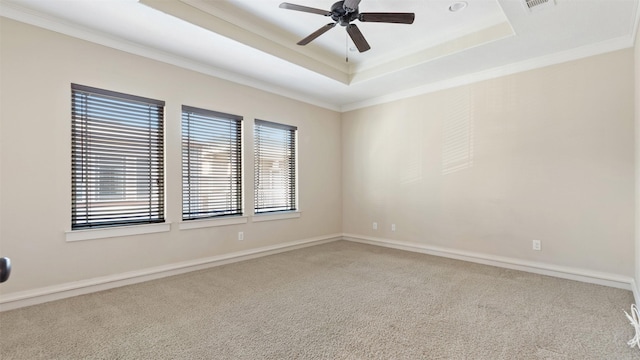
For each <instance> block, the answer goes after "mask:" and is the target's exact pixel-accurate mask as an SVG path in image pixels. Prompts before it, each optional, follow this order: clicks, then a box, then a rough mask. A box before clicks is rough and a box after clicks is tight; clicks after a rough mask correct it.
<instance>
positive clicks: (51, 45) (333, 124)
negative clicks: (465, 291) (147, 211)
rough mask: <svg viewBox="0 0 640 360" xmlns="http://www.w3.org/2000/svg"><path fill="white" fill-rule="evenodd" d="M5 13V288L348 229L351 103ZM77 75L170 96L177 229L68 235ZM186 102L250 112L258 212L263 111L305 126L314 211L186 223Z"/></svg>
mask: <svg viewBox="0 0 640 360" xmlns="http://www.w3.org/2000/svg"><path fill="white" fill-rule="evenodd" d="M0 23H1V25H0V26H1V28H0V33H1V34H2V43H1V48H0V54H1V57H0V64H1V65H0V66H1V67H0V77H1V79H2V81H1V87H0V104H1V106H0V107H1V110H0V119H1V122H0V129H1V135H0V136H1V137H0V141H1V148H0V150H1V152H0V154H1V155H0V161H1V164H2V166H1V167H2V172H1V179H0V195H1V201H0V221H1V226H0V253H1V254H2V256H9V257H11V259H12V261H13V272H12V276H11V280H10V281H8V282H6V283H4V284H3V285H2V294H3V295H8V294H11V293H13V292H17V291H23V290H29V289H37V288H41V287H44V286H51V285H58V284H63V283H68V282H73V281H78V280H83V279H92V278H95V277H100V276H106V275H111V274H120V273H124V272H128V271H135V270H140V269H146V268H149V267H154V266H161V265H166V264H172V263H176V262H181V261H188V260H192V259H199V258H205V257H210V256H215V255H219V254H226V253H230V252H234V251H240V250H245V249H250V248H257V247H263V246H269V245H274V244H278V243H285V242H290V241H296V240H303V239H309V238H314V237H318V236H323V235H329V234H336V233H340V232H341V228H342V215H341V178H340V171H341V165H340V164H341V148H340V147H341V142H340V132H341V127H340V114H339V113H337V112H333V111H329V110H326V109H322V108H318V107H314V106H311V105H308V104H304V103H301V102H297V101H293V100H290V99H287V98H283V97H280V96H277V95H273V94H269V93H266V92H263V91H259V90H255V89H253V88H249V87H245V86H241V85H237V84H234V83H230V82H227V81H224V80H220V79H217V78H213V77H209V76H205V75H202V74H199V73H196V72H192V71H188V70H184V69H180V68H177V67H175V66H171V65H167V64H164V63H161V62H156V61H152V60H148V59H145V58H142V57H138V56H134V55H131V54H128V53H124V52H120V51H117V50H113V49H110V48H106V47H103V46H99V45H95V44H91V43H88V42H85V41H81V40H77V39H74V38H71V37H67V36H63V35H60V34H57V33H54V32H50V31H47V30H43V29H40V28H36V27H32V26H29V25H25V24H21V23H18V22H14V21H12V20H8V19H6V18H2V20H1V21H0ZM221 56H223V55H221ZM72 82H73V83H78V84H83V85H88V86H93V87H99V88H104V89H108V90H113V91H119V92H125V93H130V94H134V95H139V96H144V97H149V98H154V99H160V100H164V101H166V165H165V166H166V196H167V205H166V206H167V219H168V221H170V222H172V229H171V231H170V232H166V233H159V234H150V235H140V236H128V237H120V238H110V239H99V240H90V241H79V242H66V241H65V231H66V230H69V229H70V216H71V215H70V212H71V210H70V206H71V205H70V198H71V182H70V179H71V174H70V169H71V165H70V161H71V160H70V152H71V145H70V134H71V128H70V123H71V121H70V106H71V102H70V101H71V100H70V94H71V90H70V83H72ZM182 104H186V105H191V106H197V107H203V108H207V109H212V110H217V111H223V112H228V113H232V114H237V115H241V116H243V117H244V120H245V124H244V125H245V138H244V141H245V167H244V171H245V183H244V184H245V192H244V194H245V205H246V209H248V210H247V211H246V212H249V213H250V209H252V206H253V199H252V194H253V180H252V179H253V160H252V155H253V152H252V151H253V150H252V135H251V134H252V129H253V128H252V122H253V119H254V118H260V119H264V120H270V121H276V122H283V123H287V124H292V125H296V126H298V129H299V165H300V169H299V185H300V186H299V191H300V207H301V210H302V216H301V217H300V218H299V219H290V220H281V221H267V222H260V223H252V222H251V219H249V222H248V223H247V224H243V225H232V226H223V227H216V228H206V229H195V230H182V231H181V230H179V229H178V227H177V225H178V223H179V221H180V219H181V148H180V106H181V105H182ZM238 231H244V236H245V240H244V241H237V240H236V238H237V232H238Z"/></svg>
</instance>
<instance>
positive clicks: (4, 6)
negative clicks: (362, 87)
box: [0, 2, 640, 112]
mask: <svg viewBox="0 0 640 360" xmlns="http://www.w3.org/2000/svg"><path fill="white" fill-rule="evenodd" d="M0 16H3V17H6V18H10V19H13V20H16V21H20V22H24V23H27V24H31V25H34V26H37V27H41V28H44V29H48V30H51V31H55V32H58V33H62V34H65V35H68V36H72V37H75V38H79V39H82V40H86V41H90V42H93V43H97V44H100V45H104V46H107V47H111V48H114V49H117V50H121V51H125V52H128V53H131V54H134V55H139V56H143V57H146V58H149V59H153V60H157V61H161V62H164V63H168V64H171V65H175V66H178V67H181V68H185V69H188V70H193V71H196V72H200V73H203V74H206V75H210V76H213V77H217V78H220V79H224V80H227V81H231V82H234V83H238V84H241V85H245V86H249V87H252V88H256V89H259V90H263V91H267V92H270V93H274V94H277V95H281V96H284V97H287V98H291V99H293V100H297V101H301V102H305V103H309V104H311V105H315V106H319V107H322V108H326V109H329V110H333V111H338V112H346V111H351V110H356V109H360V108H364V107H369V106H373V105H378V104H382V103H387V102H391V101H396V100H401V99H404V98H409V97H413V96H418V95H422V94H426V93H431V92H436V91H440V90H444V89H449V88H453V87H457V86H463V85H468V84H472V83H476V82H479V81H484V80H488V79H493V78H498V77H502V76H507V75H512V74H515V73H519V72H523V71H529V70H533V69H536V68H541V67H546V66H550V65H554V64H559V63H563V62H567V61H573V60H578V59H581V58H585V57H589V56H594V55H599V54H603V53H607V52H612V51H617V50H621V49H625V48H630V47H633V46H634V45H635V42H636V41H637V39H636V37H637V36H636V35H637V31H636V30H637V29H638V26H640V6H636V8H635V21H634V24H633V27H634V29H633V30H632V31H631V32H630V35H629V36H623V37H619V38H615V39H612V40H608V41H604V42H601V43H597V44H592V45H587V46H582V47H578V48H574V49H571V50H567V51H563V52H559V53H555V54H551V55H546V56H542V57H538V58H534V59H530V60H526V61H521V62H518V63H514V64H509V65H505V66H499V67H496V68H493V69H489V70H485V71H481V72H477V73H474V74H468V75H464V76H459V77H456V78H452V79H448V80H444V81H440V82H436V83H430V84H426V85H424V86H419V87H415V88H411V89H408V90H404V91H400V92H395V93H392V94H388V95H384V96H380V97H375V98H371V99H367V100H364V101H359V102H355V103H351V104H346V105H343V106H339V105H336V104H332V103H326V102H321V101H318V100H317V99H315V98H313V97H310V96H303V95H301V94H300V93H297V92H295V91H291V90H287V89H284V88H282V87H279V86H275V85H272V84H270V83H267V82H264V81H259V80H255V79H253V78H250V77H246V76H243V75H240V74H238V73H235V72H230V71H227V70H223V69H220V68H217V67H215V66H211V65H207V64H203V63H200V62H197V61H194V60H191V59H188V58H185V57H181V56H177V55H174V54H170V53H167V52H164V51H160V50H157V49H154V48H151V47H146V46H142V45H139V44H137V43H133V42H129V41H126V40H123V39H121V38H117V37H114V36H111V35H108V34H105V33H102V32H97V31H94V30H90V29H88V28H85V27H81V26H78V25H74V24H72V23H68V22H65V21H63V20H61V19H59V18H55V17H51V16H47V15H43V14H41V13H38V12H35V11H32V10H29V9H26V8H23V7H20V6H17V5H14V4H9V3H6V2H0Z"/></svg>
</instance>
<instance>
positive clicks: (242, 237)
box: [238, 231, 244, 240]
mask: <svg viewBox="0 0 640 360" xmlns="http://www.w3.org/2000/svg"><path fill="white" fill-rule="evenodd" d="M238 240H244V232H242V231H238Z"/></svg>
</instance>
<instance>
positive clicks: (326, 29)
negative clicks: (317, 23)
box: [298, 23, 336, 45]
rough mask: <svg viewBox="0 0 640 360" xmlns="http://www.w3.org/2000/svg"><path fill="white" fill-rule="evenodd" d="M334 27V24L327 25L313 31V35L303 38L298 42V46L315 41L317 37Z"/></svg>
mask: <svg viewBox="0 0 640 360" xmlns="http://www.w3.org/2000/svg"><path fill="white" fill-rule="evenodd" d="M334 26H336V23H331V24H327V25H325V26H323V27H321V28H320V29H318V30H316V31H314V32H313V34H311V35H309V36H307V37H306V38H304V39H302V40H300V41H298V45H307V44H308V43H310V42H311V41H313V40H315V38H317V37H318V36H320V35H322V34H324V33H326V32H327V31H329V30H331V29H332V28H333V27H334Z"/></svg>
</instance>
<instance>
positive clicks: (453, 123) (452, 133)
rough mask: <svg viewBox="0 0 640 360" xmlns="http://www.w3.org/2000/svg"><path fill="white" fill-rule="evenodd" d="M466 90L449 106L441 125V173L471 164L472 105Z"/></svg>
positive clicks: (466, 167)
mask: <svg viewBox="0 0 640 360" xmlns="http://www.w3.org/2000/svg"><path fill="white" fill-rule="evenodd" d="M471 102H472V98H471V96H470V94H469V91H468V90H467V91H466V92H465V94H463V95H462V96H460V98H459V99H458V101H456V102H455V103H454V104H453V106H452V107H451V113H450V115H449V116H447V117H446V118H445V119H444V122H443V124H442V125H443V126H442V131H443V134H442V175H447V174H451V173H454V172H457V171H461V170H464V169H468V168H470V167H471V166H472V165H473V137H474V134H473V112H472V109H473V106H472V104H471Z"/></svg>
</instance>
